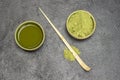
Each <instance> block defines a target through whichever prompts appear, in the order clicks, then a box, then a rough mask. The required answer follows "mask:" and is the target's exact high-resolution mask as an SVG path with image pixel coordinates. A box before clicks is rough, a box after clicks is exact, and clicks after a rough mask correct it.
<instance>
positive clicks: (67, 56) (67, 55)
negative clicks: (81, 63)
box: [64, 46, 80, 61]
mask: <svg viewBox="0 0 120 80" xmlns="http://www.w3.org/2000/svg"><path fill="white" fill-rule="evenodd" d="M71 47H72V48H73V50H75V52H76V53H77V54H80V51H79V49H78V48H76V47H75V46H71ZM64 58H65V59H67V60H69V61H74V60H75V57H74V56H73V54H72V53H71V51H70V50H69V49H68V48H65V49H64Z"/></svg>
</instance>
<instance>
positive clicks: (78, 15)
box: [66, 10, 96, 39]
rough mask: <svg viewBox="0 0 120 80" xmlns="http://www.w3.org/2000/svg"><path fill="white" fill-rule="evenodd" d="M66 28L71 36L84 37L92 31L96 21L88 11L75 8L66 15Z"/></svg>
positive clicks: (88, 35)
mask: <svg viewBox="0 0 120 80" xmlns="http://www.w3.org/2000/svg"><path fill="white" fill-rule="evenodd" d="M66 28H67V31H68V33H69V34H70V35H71V36H72V37H74V38H76V39H86V38H88V37H90V36H91V35H92V34H93V33H94V31H95V29H96V21H95V19H94V17H93V16H92V14H91V13H89V12H88V11H85V10H77V11H74V12H73V13H71V14H70V15H69V16H68V18H67V21H66Z"/></svg>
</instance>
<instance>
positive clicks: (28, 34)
mask: <svg viewBox="0 0 120 80" xmlns="http://www.w3.org/2000/svg"><path fill="white" fill-rule="evenodd" d="M44 40H45V32H44V30H43V28H42V26H41V25H40V24H39V23H37V22H35V21H25V22H23V23H21V24H20V25H19V26H18V27H17V29H16V31H15V42H16V43H17V45H18V46H19V47H20V48H22V49H24V50H27V51H33V50H36V49H38V48H39V47H41V45H42V44H43V42H44Z"/></svg>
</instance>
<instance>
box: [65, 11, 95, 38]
mask: <svg viewBox="0 0 120 80" xmlns="http://www.w3.org/2000/svg"><path fill="white" fill-rule="evenodd" d="M80 11H82V12H85V13H87V14H88V15H90V16H91V18H92V19H93V23H94V26H93V27H94V28H93V30H92V32H91V33H90V34H89V35H87V36H85V37H76V36H73V35H72V34H71V33H70V31H69V30H68V21H69V19H70V17H71V16H72V15H73V14H74V13H77V12H80ZM66 28H67V31H68V33H69V34H70V35H71V36H72V37H74V38H75V39H78V40H83V39H87V38H89V37H90V36H92V34H93V33H94V32H95V29H96V21H95V18H94V17H93V15H92V14H91V13H90V12H88V11H86V10H76V11H74V12H72V13H71V14H70V15H69V16H68V18H67V21H66Z"/></svg>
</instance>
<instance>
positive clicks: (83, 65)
mask: <svg viewBox="0 0 120 80" xmlns="http://www.w3.org/2000/svg"><path fill="white" fill-rule="evenodd" d="M39 10H40V11H41V13H42V14H43V15H44V17H45V18H46V19H47V21H48V22H49V23H50V25H51V26H52V28H53V29H54V30H55V32H56V33H57V34H58V36H59V37H60V39H61V40H62V41H63V42H64V44H65V45H66V46H67V48H68V49H69V50H70V51H71V52H72V54H73V56H74V57H75V59H76V60H77V61H78V63H79V64H80V66H81V67H82V68H83V69H84V70H85V71H90V70H91V68H90V67H89V66H87V65H86V64H85V63H84V61H83V60H82V59H81V58H80V57H79V56H78V54H77V53H76V52H75V51H74V50H73V49H72V47H71V46H70V44H69V43H68V42H67V41H66V40H65V38H64V37H63V36H62V34H61V33H60V32H59V31H58V30H57V28H56V27H55V26H54V24H53V23H52V22H51V21H50V19H49V18H48V17H47V15H46V14H45V13H44V12H43V10H42V9H41V8H39Z"/></svg>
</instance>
